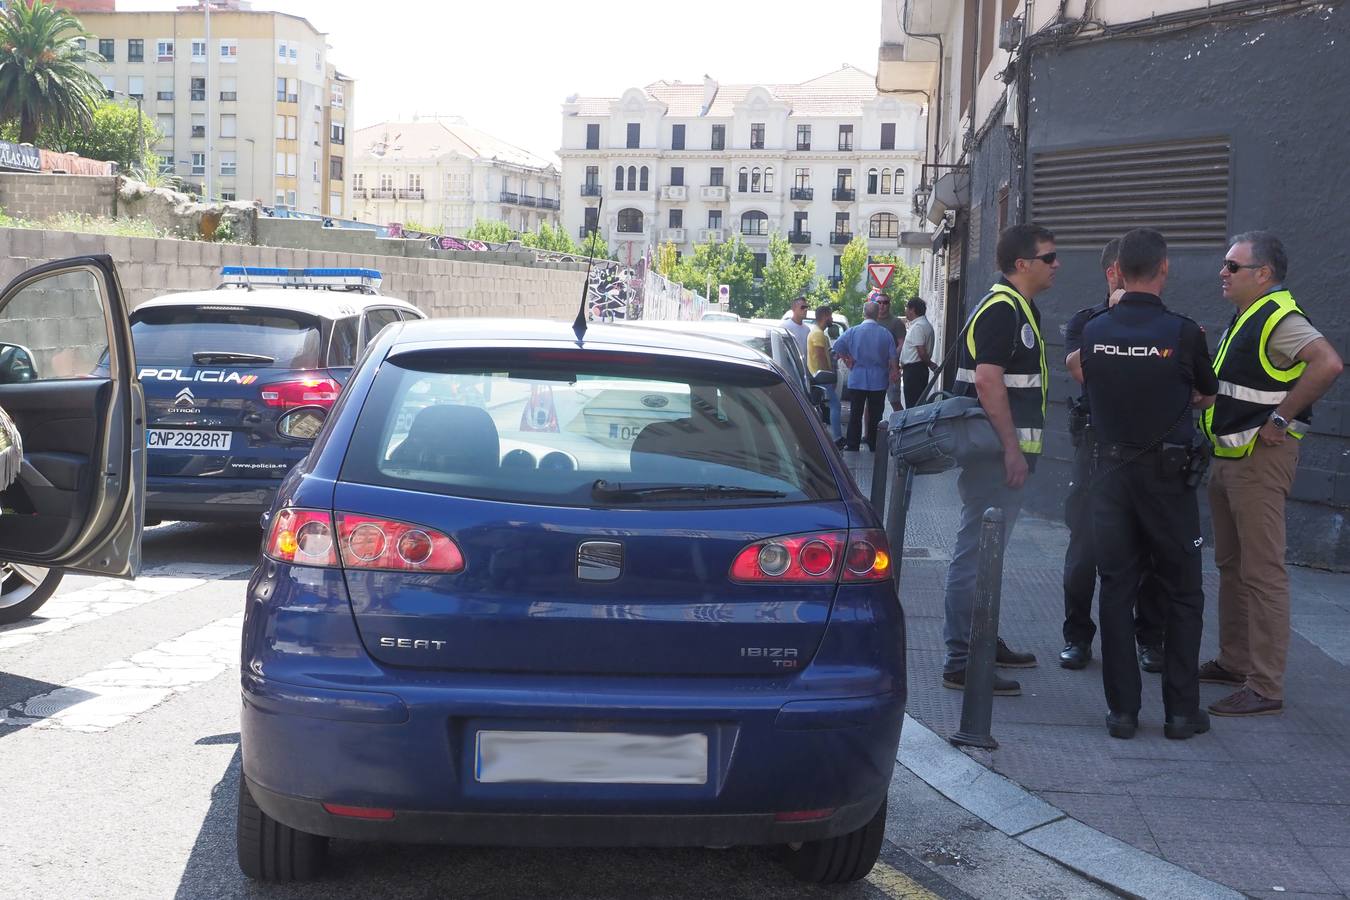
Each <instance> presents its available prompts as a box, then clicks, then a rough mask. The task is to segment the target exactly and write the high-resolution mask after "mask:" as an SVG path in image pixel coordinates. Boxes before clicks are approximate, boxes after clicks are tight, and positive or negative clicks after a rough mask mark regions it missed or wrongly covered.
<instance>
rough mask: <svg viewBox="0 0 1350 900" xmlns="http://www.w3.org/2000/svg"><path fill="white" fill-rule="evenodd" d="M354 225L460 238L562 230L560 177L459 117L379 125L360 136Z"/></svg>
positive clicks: (535, 158) (549, 167)
mask: <svg viewBox="0 0 1350 900" xmlns="http://www.w3.org/2000/svg"><path fill="white" fill-rule="evenodd" d="M354 140H355V146H354V147H353V154H352V155H353V166H352V169H353V172H352V179H353V180H352V188H353V191H354V193H353V198H354V199H353V210H354V212H355V215H356V218H358V219H361V220H362V221H366V222H374V223H376V224H380V225H384V224H389V223H392V222H398V223H400V224H407V223H409V222H415V223H417V224H419V225H422V226H425V227H428V228H435V229H439V230H442V231H445V232H446V233H449V234H462V233H463V232H464V231H465V230H466V229H468V228H470V227H472V226H473V224H474V222H476V221H478V220H480V219H481V220H484V221H501V222H505V223H507V224H508V225H510V226H511V227H512V228H514V229H515V230H516V231H521V232H525V231H535V230H537V229H538V227H539V226H540V225H541V224H545V223H546V224H548V225H549V226H550V227H557V226H558V224H559V195H558V169H557V166H555V165H554V164H553V163H551V162H549V161H548V160H546V159H543V158H542V157H538V156H535V155H534V154H532V153H530V152H528V151H526V150H522V149H520V148H519V147H516V146H514V145H512V144H508V143H507V142H505V141H502V140H499V139H497V138H495V137H493V136H491V135H489V134H485V133H484V132H481V131H479V130H478V129H476V128H471V127H469V126H468V125H467V124H466V123H465V122H464V120H463V119H461V118H459V117H457V116H432V117H428V118H415V119H414V120H413V121H411V122H381V123H380V124H378V125H371V126H369V127H367V128H362V129H361V130H360V131H357V132H356V134H355V136H354Z"/></svg>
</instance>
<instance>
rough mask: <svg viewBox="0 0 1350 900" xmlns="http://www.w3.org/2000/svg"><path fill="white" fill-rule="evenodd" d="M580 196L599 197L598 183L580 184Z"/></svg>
mask: <svg viewBox="0 0 1350 900" xmlns="http://www.w3.org/2000/svg"><path fill="white" fill-rule="evenodd" d="M581 196H583V197H599V196H600V185H598V184H583V185H582V186H581Z"/></svg>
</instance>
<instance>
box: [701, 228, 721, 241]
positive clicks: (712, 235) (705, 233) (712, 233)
mask: <svg viewBox="0 0 1350 900" xmlns="http://www.w3.org/2000/svg"><path fill="white" fill-rule="evenodd" d="M698 239H699V243H702V244H720V243H722V242H723V241H725V240H726V239H727V233H726V231H725V230H724V229H721V228H703V229H700V230H699V233H698Z"/></svg>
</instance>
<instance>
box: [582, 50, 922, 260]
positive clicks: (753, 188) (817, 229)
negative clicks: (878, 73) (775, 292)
mask: <svg viewBox="0 0 1350 900" xmlns="http://www.w3.org/2000/svg"><path fill="white" fill-rule="evenodd" d="M924 129H925V122H924V109H923V106H922V105H921V103H919V102H917V98H914V97H898V96H895V95H889V96H887V95H881V96H879V95H878V94H877V90H876V85H875V83H874V79H873V76H872V75H870V74H868V73H867V72H864V71H862V70H861V69H857V68H855V67H853V66H848V65H845V66H844V67H843V68H841V69H839V70H837V71H834V72H830V73H827V74H825V75H821V76H820V77H818V78H813V79H811V80H809V81H804V82H802V83H800V84H719V83H718V82H717V81H715V80H714V79H712V78H707V77H705V78H704V80H703V81H702V83H697V84H684V83H680V82H678V81H676V82H670V81H658V82H655V83H653V84H649V85H647V86H646V87H642V88H629V89H628V90H626V91H624V93H623V94H622V96H620V97H617V98H609V97H575V96H574V97H570V98H568V100H567V102H566V103H565V104H564V105H563V121H562V149H561V150H560V151H559V152H558V155H559V157H560V158H561V159H562V183H563V194H562V196H563V222H564V223H565V225H566V227H567V229H568V232H569V233H571V234H574V235H579V236H583V237H584V236H585V235H586V234H587V233H589V232H590V230H592V229H596V228H598V229H599V231H600V234H601V236H602V237H604V238H605V239H606V240H607V241H608V242H609V246H610V249H611V250H613V251H615V253H616V254H617V256H618V257H619V259H620V260H623V261H631V260H635V259H637V258H638V257H640V256H641V255H642V253H643V252H644V251H645V250H646V248H647V247H648V246H650V245H652V244H660V243H666V242H672V243H674V244H675V246H676V249H677V250H679V251H680V252H681V253H689V252H692V250H693V248H694V246H695V245H696V244H699V243H704V242H708V241H724V240H727V239H728V238H729V237H731V236H732V235H733V234H739V235H740V236H741V237H742V239H743V240H744V241H745V242H746V243H747V244H749V245H750V247H751V249H752V251H754V252H755V254H756V258H757V261H759V262H763V260H764V257H765V256H766V254H767V250H768V242H769V235H770V234H772V233H774V232H779V233H782V234H783V235H785V236H786V237H787V238H788V240H789V241H790V242H791V243H792V244H793V246H794V248H795V249H796V252H797V253H798V254H799V255H803V256H810V257H812V258H814V259H815V261H816V271H817V272H819V273H820V274H821V275H822V276H827V277H831V278H837V277H838V276H839V272H840V268H839V256H840V253H841V252H842V251H843V248H844V245H846V244H847V243H848V242H849V241H850V240H851V239H852V238H853V236H854V235H855V234H857V235H862V236H864V237H867V238H868V245H869V248H870V249H871V250H872V251H873V252H875V253H895V254H898V255H900V256H901V257H903V258H905V259H906V260H907V261H910V262H917V259H918V251H913V250H908V249H901V247H900V235H901V233H902V232H905V231H910V230H913V229H914V228H915V225H914V214H913V203H912V199H911V190H912V188H913V186H914V185H915V184H917V179H918V178H919V171H920V165H921V162H922V158H923V143H924ZM602 198H603V200H604V206H603V209H604V212H603V215H602V214H601V213H600V203H599V201H600V200H601V199H602Z"/></svg>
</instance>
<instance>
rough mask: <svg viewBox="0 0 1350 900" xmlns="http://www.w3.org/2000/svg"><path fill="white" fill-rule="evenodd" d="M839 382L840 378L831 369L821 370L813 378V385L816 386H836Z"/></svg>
mask: <svg viewBox="0 0 1350 900" xmlns="http://www.w3.org/2000/svg"><path fill="white" fill-rule="evenodd" d="M837 381H839V377H838V376H837V375H836V374H835V373H834V372H831V371H830V370H829V369H821V370H820V371H819V372H817V373H816V374H814V375H812V376H811V383H812V384H815V385H824V384H834V383H836V382H837Z"/></svg>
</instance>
